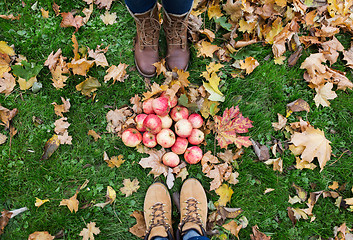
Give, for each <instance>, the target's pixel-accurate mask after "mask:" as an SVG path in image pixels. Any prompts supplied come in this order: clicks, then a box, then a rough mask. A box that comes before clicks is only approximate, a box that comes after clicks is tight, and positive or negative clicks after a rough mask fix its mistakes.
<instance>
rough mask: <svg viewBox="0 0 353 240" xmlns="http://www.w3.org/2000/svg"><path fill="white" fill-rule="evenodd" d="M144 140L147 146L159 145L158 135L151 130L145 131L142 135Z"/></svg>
mask: <svg viewBox="0 0 353 240" xmlns="http://www.w3.org/2000/svg"><path fill="white" fill-rule="evenodd" d="M142 142H143V145H145V146H146V147H149V148H153V147H155V146H157V140H156V135H154V134H152V133H150V132H144V133H143V135H142Z"/></svg>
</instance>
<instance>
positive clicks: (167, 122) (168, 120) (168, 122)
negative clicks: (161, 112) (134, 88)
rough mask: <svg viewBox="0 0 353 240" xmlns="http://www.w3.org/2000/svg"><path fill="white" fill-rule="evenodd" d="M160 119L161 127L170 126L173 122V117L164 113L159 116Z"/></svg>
mask: <svg viewBox="0 0 353 240" xmlns="http://www.w3.org/2000/svg"><path fill="white" fill-rule="evenodd" d="M159 118H160V119H161V121H162V128H170V127H171V126H172V124H173V119H171V118H170V117H169V115H168V114H167V115H165V116H163V117H161V116H159Z"/></svg>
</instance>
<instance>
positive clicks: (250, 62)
mask: <svg viewBox="0 0 353 240" xmlns="http://www.w3.org/2000/svg"><path fill="white" fill-rule="evenodd" d="M257 66H259V62H258V61H257V60H256V59H255V58H253V57H247V58H246V59H245V60H244V61H240V68H241V69H244V70H246V74H250V73H252V72H253V71H254V69H255V68H256V67H257Z"/></svg>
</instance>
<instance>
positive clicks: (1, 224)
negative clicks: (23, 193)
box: [0, 210, 12, 235]
mask: <svg viewBox="0 0 353 240" xmlns="http://www.w3.org/2000/svg"><path fill="white" fill-rule="evenodd" d="M11 216H12V212H10V211H8V210H4V211H2V212H1V217H0V235H1V234H3V233H4V228H5V227H6V225H7V223H8V222H9V220H10V218H11Z"/></svg>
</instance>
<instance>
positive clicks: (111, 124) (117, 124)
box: [106, 107, 133, 133]
mask: <svg viewBox="0 0 353 240" xmlns="http://www.w3.org/2000/svg"><path fill="white" fill-rule="evenodd" d="M132 114H133V113H132V111H131V110H130V108H128V107H123V108H120V109H115V110H114V111H113V110H110V111H109V112H108V113H107V115H106V119H107V122H108V125H107V131H108V132H114V133H119V132H120V131H121V130H122V128H123V124H124V123H125V122H126V121H127V119H128V117H130V116H131V115H132Z"/></svg>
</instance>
